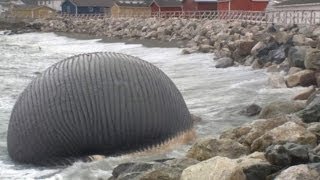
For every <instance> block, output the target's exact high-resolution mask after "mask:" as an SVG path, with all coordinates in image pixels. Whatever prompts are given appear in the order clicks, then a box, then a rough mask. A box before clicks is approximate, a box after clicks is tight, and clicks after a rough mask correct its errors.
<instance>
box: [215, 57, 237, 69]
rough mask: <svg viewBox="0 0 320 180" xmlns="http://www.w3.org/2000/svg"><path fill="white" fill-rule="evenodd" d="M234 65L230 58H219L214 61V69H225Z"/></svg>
mask: <svg viewBox="0 0 320 180" xmlns="http://www.w3.org/2000/svg"><path fill="white" fill-rule="evenodd" d="M233 65H234V61H233V59H232V58H230V57H224V58H220V59H218V60H217V61H216V66H215V67H216V68H227V67H230V66H233Z"/></svg>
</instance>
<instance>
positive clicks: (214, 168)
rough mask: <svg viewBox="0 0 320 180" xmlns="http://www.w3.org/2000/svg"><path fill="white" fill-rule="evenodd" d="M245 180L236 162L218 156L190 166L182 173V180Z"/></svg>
mask: <svg viewBox="0 0 320 180" xmlns="http://www.w3.org/2000/svg"><path fill="white" fill-rule="evenodd" d="M194 179H197V180H208V179H211V180H221V179H223V180H245V179H246V176H245V174H244V173H243V171H242V169H241V167H240V166H238V164H237V162H236V161H235V160H232V159H229V158H226V157H220V156H216V157H214V158H211V159H208V160H206V161H202V162H201V163H198V164H196V165H193V166H190V167H188V168H187V169H185V170H184V171H183V172H182V175H181V180H194Z"/></svg>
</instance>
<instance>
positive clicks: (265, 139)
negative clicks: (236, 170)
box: [251, 122, 317, 151]
mask: <svg viewBox="0 0 320 180" xmlns="http://www.w3.org/2000/svg"><path fill="white" fill-rule="evenodd" d="M281 142H292V143H298V144H303V145H310V146H312V147H315V146H316V144H317V137H316V135H314V134H313V133H311V132H310V131H308V130H307V129H306V128H305V127H303V126H301V125H298V124H297V123H295V122H287V123H285V124H283V125H281V126H278V127H276V128H274V129H272V130H270V131H268V132H266V133H265V134H264V135H263V136H261V137H259V138H258V139H256V140H254V142H253V143H252V145H251V151H264V150H265V149H266V148H267V147H268V146H270V145H271V144H278V143H281Z"/></svg>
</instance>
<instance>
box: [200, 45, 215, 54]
mask: <svg viewBox="0 0 320 180" xmlns="http://www.w3.org/2000/svg"><path fill="white" fill-rule="evenodd" d="M213 48H214V47H213V46H210V45H205V44H203V45H200V47H199V51H200V52H202V53H208V52H210V51H211V50H212V49H213Z"/></svg>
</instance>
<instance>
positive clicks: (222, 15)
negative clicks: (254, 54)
mask: <svg viewBox="0 0 320 180" xmlns="http://www.w3.org/2000/svg"><path fill="white" fill-rule="evenodd" d="M128 17H139V18H147V17H152V18H188V19H190V18H192V19H211V20H219V21H221V20H228V21H245V22H253V23H275V24H299V25H315V24H320V10H288V11H265V12H261V11H165V12H153V13H151V14H150V13H149V14H134V13H133V14H129V15H126V16H117V17H112V15H110V14H77V15H74V14H56V16H55V18H73V19H88V20H89V19H105V18H128Z"/></svg>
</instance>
